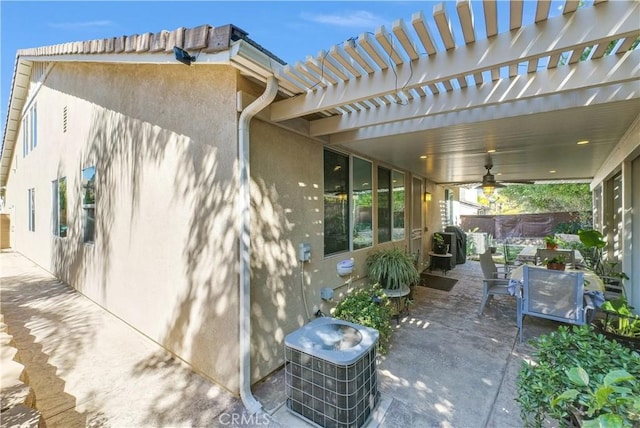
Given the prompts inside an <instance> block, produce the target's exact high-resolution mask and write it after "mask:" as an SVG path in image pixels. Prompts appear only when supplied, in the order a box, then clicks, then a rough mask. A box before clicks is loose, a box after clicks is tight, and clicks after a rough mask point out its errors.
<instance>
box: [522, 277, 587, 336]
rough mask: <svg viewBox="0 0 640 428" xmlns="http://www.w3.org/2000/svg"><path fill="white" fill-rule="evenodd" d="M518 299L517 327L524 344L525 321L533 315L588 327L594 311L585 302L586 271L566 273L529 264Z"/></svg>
mask: <svg viewBox="0 0 640 428" xmlns="http://www.w3.org/2000/svg"><path fill="white" fill-rule="evenodd" d="M523 269H524V270H523V281H522V290H521V293H516V295H517V298H518V311H517V312H518V314H517V317H518V319H517V324H518V328H519V329H520V342H522V337H523V330H524V325H523V320H524V317H525V316H527V315H529V316H532V317H538V318H545V319H549V320H553V321H559V322H563V323H568V324H575V325H584V324H587V322H588V317H587V312H588V311H589V310H590V309H593V308H591V307H590V306H586V305H585V303H584V295H583V292H584V278H583V273H582V272H564V271H557V270H551V269H540V268H535V267H531V266H527V265H525V266H524V267H523Z"/></svg>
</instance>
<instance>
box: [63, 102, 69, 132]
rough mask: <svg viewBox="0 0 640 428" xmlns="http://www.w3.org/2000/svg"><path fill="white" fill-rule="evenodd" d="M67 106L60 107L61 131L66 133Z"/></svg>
mask: <svg viewBox="0 0 640 428" xmlns="http://www.w3.org/2000/svg"><path fill="white" fill-rule="evenodd" d="M67 113H68V110H67V106H64V108H63V109H62V132H64V133H66V132H67V117H68V116H67Z"/></svg>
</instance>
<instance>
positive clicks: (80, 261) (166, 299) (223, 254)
mask: <svg viewBox="0 0 640 428" xmlns="http://www.w3.org/2000/svg"><path fill="white" fill-rule="evenodd" d="M236 79H237V76H236V72H235V71H234V70H233V69H231V68H230V67H224V66H207V67H198V66H192V67H185V66H184V65H181V64H177V65H175V66H174V65H170V66H167V65H163V66H159V65H105V64H102V65H98V64H57V65H55V67H54V68H53V70H52V72H51V73H50V74H49V76H48V77H47V79H46V81H45V83H44V86H43V87H42V88H41V89H40V90H39V92H38V93H37V95H36V101H37V106H38V146H37V147H36V149H35V150H33V151H32V152H31V153H30V154H29V155H28V156H27V157H26V158H24V159H23V158H22V147H21V141H22V140H21V136H20V135H19V136H18V142H19V144H18V145H17V148H18V150H16V152H18V159H17V168H16V171H15V172H13V173H12V174H11V175H10V177H9V183H8V189H7V204H8V205H12V206H14V212H12V222H13V225H14V230H15V232H14V233H13V236H12V238H13V247H14V248H15V249H16V250H18V251H20V252H21V253H23V254H25V255H26V256H27V257H29V258H31V259H32V260H34V261H35V262H36V263H38V264H40V265H41V266H43V267H44V268H46V269H48V270H49V271H51V272H52V273H54V274H55V275H57V276H58V277H60V278H61V279H63V280H64V281H66V282H67V283H69V284H70V285H72V286H73V287H76V288H77V289H78V290H80V291H81V292H82V293H84V294H85V295H87V296H88V297H89V298H91V299H92V300H94V301H95V302H97V303H98V304H100V305H102V306H104V307H105V308H107V309H108V310H109V311H111V312H112V313H114V314H115V315H117V316H118V317H120V318H121V319H123V320H124V321H126V322H127V323H129V324H131V325H132V326H133V327H135V328H136V329H138V330H140V331H141V332H143V333H144V334H146V335H148V336H149V337H151V338H152V339H154V340H156V341H158V342H159V343H161V344H163V345H164V346H165V347H167V348H168V349H169V350H170V351H172V352H174V353H175V354H177V355H178V356H180V357H181V358H183V359H184V360H186V361H187V362H189V363H190V364H191V365H192V366H193V367H194V368H195V369H196V370H197V371H199V372H201V373H202V374H205V375H207V376H209V377H211V378H212V379H214V380H216V381H217V382H218V383H220V384H222V385H223V386H225V387H227V388H228V389H229V390H231V391H233V392H237V385H238V359H237V358H235V357H232V358H230V356H235V355H238V349H237V343H238V329H237V325H238V313H237V301H238V296H237V289H238V287H237V224H236V217H237V216H236V213H235V197H236V194H237V190H236V189H237V179H236V173H235V170H236V168H235V166H236V158H237V156H236V151H237V137H236V135H237V125H236V122H237V114H236V111H235V88H236ZM65 107H66V109H67V131H66V132H64V131H63V109H64V108H65ZM90 165H95V166H96V170H97V172H96V182H97V185H96V188H97V189H96V193H97V204H96V239H95V243H94V244H83V242H82V210H81V205H80V201H81V181H80V180H81V170H82V169H83V168H85V167H87V166H90ZM57 177H66V178H67V189H68V190H67V199H68V211H69V215H68V223H69V236H68V237H67V238H62V239H61V238H57V237H53V236H52V232H51V230H52V220H51V219H52V215H51V212H52V211H51V207H52V190H51V182H52V181H53V180H55V179H56V178H57ZM28 188H35V189H36V231H35V232H29V231H28V230H27V213H26V203H25V202H26V199H27V189H28ZM149 357H150V359H152V358H153V356H152V355H150V356H149ZM141 363H142V362H141Z"/></svg>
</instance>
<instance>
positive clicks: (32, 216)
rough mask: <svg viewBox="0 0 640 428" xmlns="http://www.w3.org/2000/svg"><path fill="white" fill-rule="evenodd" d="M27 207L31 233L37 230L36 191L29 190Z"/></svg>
mask: <svg viewBox="0 0 640 428" xmlns="http://www.w3.org/2000/svg"><path fill="white" fill-rule="evenodd" d="M27 207H28V212H27V215H28V220H27V223H28V225H29V231H31V232H35V230H36V189H33V188H32V189H28V190H27Z"/></svg>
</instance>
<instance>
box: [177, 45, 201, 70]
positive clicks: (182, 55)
mask: <svg viewBox="0 0 640 428" xmlns="http://www.w3.org/2000/svg"><path fill="white" fill-rule="evenodd" d="M173 54H174V55H175V57H176V59H177V60H178V61H180V62H181V63H183V64H184V65H191V63H192V62H196V57H195V56H192V55H190V54H189V52H187V51H185V50H184V49H180V48H179V47H177V46H174V47H173Z"/></svg>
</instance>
